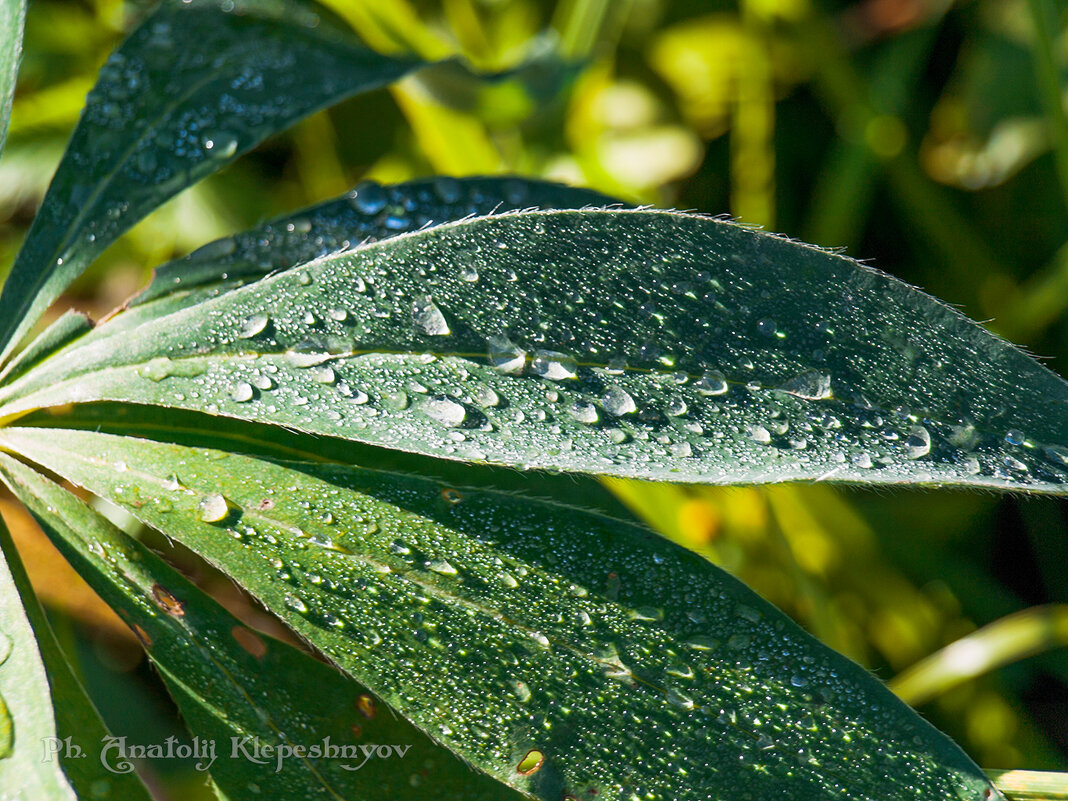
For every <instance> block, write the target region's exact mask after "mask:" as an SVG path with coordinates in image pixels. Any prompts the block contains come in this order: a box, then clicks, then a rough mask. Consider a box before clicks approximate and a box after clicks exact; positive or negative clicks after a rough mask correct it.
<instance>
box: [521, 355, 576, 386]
mask: <svg viewBox="0 0 1068 801" xmlns="http://www.w3.org/2000/svg"><path fill="white" fill-rule="evenodd" d="M530 369H531V370H532V371H533V372H534V374H535V375H540V376H541V377H542V378H548V379H550V380H552V381H562V380H564V379H566V378H574V377H575V375H576V374H577V372H578V367H577V366H576V365H575V360H574V359H573V358H571V357H570V356H568V355H567V354H566V353H559V352H557V351H555V350H539V351H535V352H534V358H533V359H532V360H531V362H530Z"/></svg>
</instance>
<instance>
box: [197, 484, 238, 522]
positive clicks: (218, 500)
mask: <svg viewBox="0 0 1068 801" xmlns="http://www.w3.org/2000/svg"><path fill="white" fill-rule="evenodd" d="M197 508H198V509H199V510H200V519H201V520H203V521H204V522H205V523H218V522H220V521H222V520H225V519H226V518H228V517H229V516H230V511H231V508H232V507H231V506H230V502H229V501H228V500H226V498H224V497H223V496H222V495H220V494H219V493H217V492H213V493H212V494H211V495H205V496H204V497H203V498H201V499H200V503H199V504H198V506H197Z"/></svg>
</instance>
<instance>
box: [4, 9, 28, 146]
mask: <svg viewBox="0 0 1068 801" xmlns="http://www.w3.org/2000/svg"><path fill="white" fill-rule="evenodd" d="M25 19H26V0H0V152H2V151H3V149H4V142H5V140H6V139H7V124H8V121H9V120H10V119H11V102H12V100H14V98H15V79H16V78H17V77H18V74H19V56H20V55H21V54H22V26H23V22H24V21H25Z"/></svg>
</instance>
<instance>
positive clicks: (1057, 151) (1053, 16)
mask: <svg viewBox="0 0 1068 801" xmlns="http://www.w3.org/2000/svg"><path fill="white" fill-rule="evenodd" d="M1027 7H1028V9H1029V10H1030V11H1031V20H1032V22H1033V23H1034V26H1035V31H1034V34H1035V35H1034V41H1033V47H1032V50H1031V53H1032V56H1033V57H1034V62H1035V74H1036V77H1037V79H1038V90H1039V95H1040V96H1041V98H1042V105H1043V106H1044V107H1045V111H1046V117H1047V118H1048V119H1049V125H1050V139H1051V140H1052V142H1053V158H1054V160H1055V161H1056V163H1057V175H1058V177H1059V178H1060V182H1061V190H1062V191H1063V192H1064V202H1065V208H1066V209H1068V117H1065V114H1064V104H1063V103H1062V101H1061V79H1060V74H1059V71H1058V69H1057V62H1056V60H1055V58H1054V55H1053V54H1054V43H1053V32H1054V31H1055V30H1056V29H1057V10H1056V7H1055V6H1054V3H1053V0H1027Z"/></svg>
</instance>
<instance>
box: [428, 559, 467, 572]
mask: <svg viewBox="0 0 1068 801" xmlns="http://www.w3.org/2000/svg"><path fill="white" fill-rule="evenodd" d="M427 568H428V569H429V570H433V571H434V572H435V573H440V574H441V575H443V576H455V575H457V574H458V573H459V571H458V570H457V569H456V568H455V567H453V566H452V565H451V564H450V563H449V561H448V560H447V559H434V560H431V561H430V562H428V563H427Z"/></svg>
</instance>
